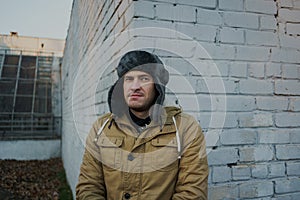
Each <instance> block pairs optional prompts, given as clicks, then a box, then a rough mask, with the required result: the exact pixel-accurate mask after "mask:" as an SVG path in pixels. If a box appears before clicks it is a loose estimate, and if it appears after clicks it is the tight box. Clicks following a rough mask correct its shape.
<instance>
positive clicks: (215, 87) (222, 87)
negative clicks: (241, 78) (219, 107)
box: [196, 78, 237, 94]
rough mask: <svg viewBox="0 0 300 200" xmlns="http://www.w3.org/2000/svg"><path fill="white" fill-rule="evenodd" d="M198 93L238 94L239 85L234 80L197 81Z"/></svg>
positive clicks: (209, 79)
mask: <svg viewBox="0 0 300 200" xmlns="http://www.w3.org/2000/svg"><path fill="white" fill-rule="evenodd" d="M196 92H199V93H209V94H225V93H228V94H229V93H236V92H237V83H236V82H235V81H234V80H222V79H219V78H204V79H198V80H197V86H196Z"/></svg>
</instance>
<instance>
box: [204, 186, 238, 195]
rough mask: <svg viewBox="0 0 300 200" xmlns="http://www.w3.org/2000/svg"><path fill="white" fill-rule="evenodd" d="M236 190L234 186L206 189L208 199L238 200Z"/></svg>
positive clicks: (236, 187)
mask: <svg viewBox="0 0 300 200" xmlns="http://www.w3.org/2000/svg"><path fill="white" fill-rule="evenodd" d="M238 189H239V188H238V186H237V185H235V184H226V185H217V186H211V187H209V188H208V199H238V195H239V190H238Z"/></svg>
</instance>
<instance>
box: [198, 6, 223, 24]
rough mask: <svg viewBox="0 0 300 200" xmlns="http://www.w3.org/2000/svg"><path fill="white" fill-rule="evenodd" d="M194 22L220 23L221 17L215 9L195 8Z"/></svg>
mask: <svg viewBox="0 0 300 200" xmlns="http://www.w3.org/2000/svg"><path fill="white" fill-rule="evenodd" d="M199 2H201V1H199ZM196 22H197V23H199V24H210V25H221V24H222V17H221V15H220V13H219V12H217V11H214V10H206V9H201V8H197V21H196Z"/></svg>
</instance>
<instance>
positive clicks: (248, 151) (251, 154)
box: [239, 145, 274, 162]
mask: <svg viewBox="0 0 300 200" xmlns="http://www.w3.org/2000/svg"><path fill="white" fill-rule="evenodd" d="M239 153H240V161H241V162H253V161H270V160H273V159H274V152H273V148H272V146H267V145H264V146H256V147H254V146H253V147H241V148H240V150H239Z"/></svg>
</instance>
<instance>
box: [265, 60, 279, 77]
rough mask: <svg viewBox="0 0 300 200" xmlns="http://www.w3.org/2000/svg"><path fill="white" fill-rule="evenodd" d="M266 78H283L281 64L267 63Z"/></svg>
mask: <svg viewBox="0 0 300 200" xmlns="http://www.w3.org/2000/svg"><path fill="white" fill-rule="evenodd" d="M266 76H267V77H268V78H275V77H281V64H278V63H267V64H266Z"/></svg>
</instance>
